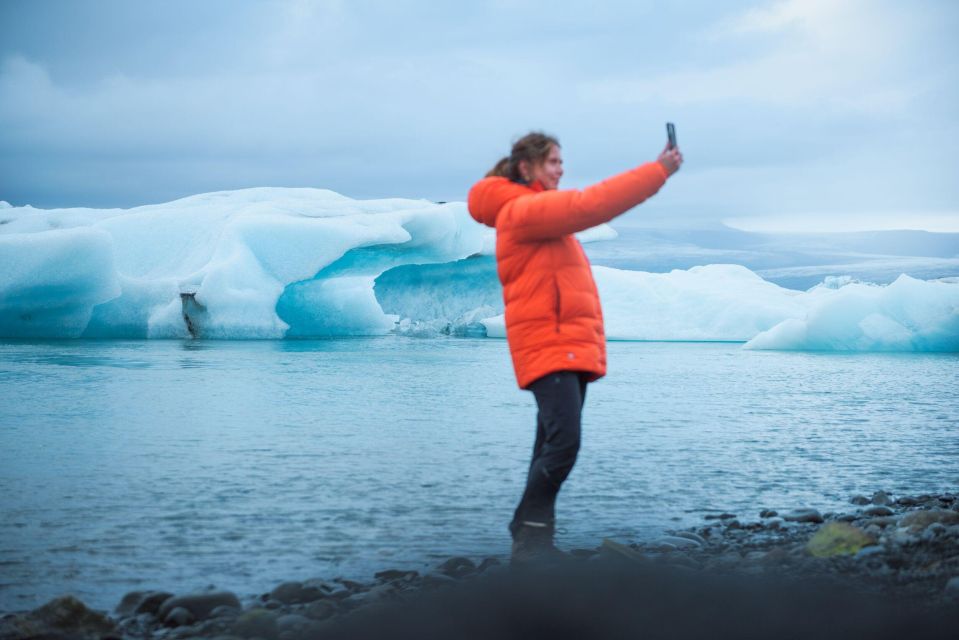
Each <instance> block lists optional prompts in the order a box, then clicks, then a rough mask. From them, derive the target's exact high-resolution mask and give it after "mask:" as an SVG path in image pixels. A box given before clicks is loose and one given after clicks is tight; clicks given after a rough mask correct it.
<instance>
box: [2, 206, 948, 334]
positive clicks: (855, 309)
mask: <svg viewBox="0 0 959 640" xmlns="http://www.w3.org/2000/svg"><path fill="white" fill-rule="evenodd" d="M2 205H6V203H2ZM2 205H0V336H3V337H65V338H72V337H118V338H119V337H122V338H175V337H188V336H189V335H191V333H192V334H194V335H196V336H198V337H203V338H222V339H257V338H284V337H315V336H341V335H378V334H385V333H389V332H401V333H409V334H414V335H435V334H436V333H438V332H443V333H450V332H452V333H462V334H467V335H483V334H487V335H489V336H492V337H501V336H502V335H503V333H504V330H503V319H502V311H503V309H502V295H501V290H500V287H499V282H498V280H497V278H496V265H495V260H494V257H493V253H494V249H495V238H494V235H493V232H492V230H490V229H487V228H485V227H483V226H481V225H478V224H476V223H475V222H474V221H473V220H472V219H471V218H470V217H469V215H468V213H467V211H466V207H465V205H464V203H444V204H436V203H432V202H429V201H426V200H409V199H399V198H391V199H381V200H354V199H351V198H347V197H345V196H342V195H340V194H337V193H334V192H332V191H327V190H321V189H285V188H284V189H281V188H259V189H245V190H239V191H224V192H217V193H207V194H201V195H196V196H191V197H188V198H183V199H181V200H177V201H174V202H169V203H165V204H158V205H149V206H142V207H136V208H133V209H56V210H39V209H34V208H32V207H11V206H9V205H6V206H2ZM579 237H580V240H581V241H583V242H598V243H602V242H603V241H607V240H611V239H614V238H616V231H615V230H613V229H612V228H610V227H608V226H606V225H602V226H600V227H598V228H595V229H590V230H588V231H586V232H584V233H583V234H580V236H579ZM593 273H594V275H595V278H596V282H597V286H598V287H599V290H600V295H601V298H602V301H603V309H604V316H605V321H606V330H607V336H608V337H609V338H610V339H612V340H702V341H737V342H745V343H746V346H747V348H755V349H819V350H851V351H873V350H882V351H959V283H956V282H954V281H951V282H950V281H939V282H927V281H923V280H917V279H915V278H910V277H909V276H905V275H904V276H901V277H900V278H899V279H897V280H895V282H892V283H891V284H888V285H871V284H867V283H860V282H855V281H852V280H851V279H847V280H841V279H830V280H828V281H827V282H826V283H824V284H823V285H821V286H817V287H814V288H812V289H810V290H809V291H796V290H792V289H786V288H783V287H781V286H778V285H776V284H773V283H771V282H769V281H766V280H764V279H763V278H761V277H760V276H759V275H757V274H756V273H754V272H753V271H750V270H749V269H747V268H746V267H743V266H740V265H736V264H709V265H703V266H697V267H692V268H689V269H676V270H673V271H670V272H668V273H647V272H643V271H631V270H625V269H614V268H610V267H603V266H596V267H594V269H593ZM185 316H186V317H185Z"/></svg>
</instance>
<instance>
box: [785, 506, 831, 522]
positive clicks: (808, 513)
mask: <svg viewBox="0 0 959 640" xmlns="http://www.w3.org/2000/svg"><path fill="white" fill-rule="evenodd" d="M783 519H784V520H786V521H787V522H812V523H816V524H818V523H820V522H822V521H823V517H822V514H820V513H819V511H817V510H816V509H794V510H792V511H790V512H789V513H787V514H786V515H784V516H783Z"/></svg>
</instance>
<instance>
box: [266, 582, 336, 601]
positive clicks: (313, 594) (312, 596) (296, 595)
mask: <svg viewBox="0 0 959 640" xmlns="http://www.w3.org/2000/svg"><path fill="white" fill-rule="evenodd" d="M327 595H328V593H327V592H326V591H325V590H324V589H323V588H321V587H319V586H308V585H305V584H303V583H302V582H284V583H282V584H280V585H278V586H277V587H276V588H275V589H273V591H271V592H270V598H271V599H273V600H276V601H277V602H282V603H283V604H306V603H308V602H313V601H314V600H319V599H320V598H325V597H326V596H327Z"/></svg>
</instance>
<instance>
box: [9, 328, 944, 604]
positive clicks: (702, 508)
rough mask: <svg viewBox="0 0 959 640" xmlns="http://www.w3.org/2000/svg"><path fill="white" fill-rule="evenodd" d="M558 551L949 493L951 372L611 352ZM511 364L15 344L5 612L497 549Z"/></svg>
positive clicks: (280, 345)
mask: <svg viewBox="0 0 959 640" xmlns="http://www.w3.org/2000/svg"><path fill="white" fill-rule="evenodd" d="M609 356H610V368H609V376H608V377H607V378H606V379H605V380H603V381H601V382H599V383H597V384H595V385H591V386H590V389H589V392H588V397H587V403H586V413H585V418H584V446H583V450H582V452H581V455H580V459H579V462H578V464H577V466H576V468H575V469H574V471H573V473H572V475H571V476H570V479H569V481H568V482H567V484H566V485H565V487H564V489H563V492H562V494H561V496H560V502H559V506H558V510H559V514H560V518H561V522H560V523H559V524H560V526H561V527H563V528H565V529H566V533H563V534H562V535H560V536H559V544H560V545H561V546H563V547H567V548H569V547H577V546H589V547H591V546H595V545H596V544H598V543H599V542H600V540H601V538H603V537H614V538H617V539H620V540H629V539H648V538H652V537H655V536H657V535H659V534H660V533H662V532H664V531H666V530H668V529H670V528H673V527H681V526H687V525H693V524H695V523H698V522H701V521H702V518H703V516H704V515H705V514H706V513H709V512H718V511H731V512H734V513H737V514H739V515H740V516H742V517H745V518H750V519H753V518H756V517H757V514H758V511H759V509H760V508H763V507H772V508H789V507H799V506H810V507H816V508H819V509H822V510H830V509H841V508H850V507H849V505H848V504H847V502H846V501H847V500H848V498H849V497H850V496H851V495H852V494H854V493H857V492H863V493H866V492H871V491H874V490H876V489H885V490H887V491H891V492H894V493H899V492H910V493H915V492H924V491H936V490H942V489H949V490H955V489H956V487H957V485H959V463H957V460H959V428H957V427H959V403H956V394H955V390H956V389H957V388H959V356H957V355H956V354H942V353H940V354H935V353H932V354H930V353H898V354H888V353H887V354H883V353H865V354H863V353H860V354H840V353H810V352H776V351H750V350H744V349H742V346H741V345H740V344H733V343H668V342H667V343H657V342H614V343H610V344H609ZM534 415H535V409H534V405H533V401H532V396H531V395H530V394H528V393H526V392H522V391H520V390H518V389H516V388H515V385H514V381H513V377H512V370H511V368H510V364H509V356H508V352H507V347H506V343H505V342H504V341H501V340H489V339H469V338H432V339H416V338H409V337H402V336H394V335H390V336H382V337H373V338H340V339H327V340H312V341H306V340H304V341H295V340H287V341H248V342H242V341H239V342H238V341H93V340H87V341H46V342H44V341H4V342H0V507H2V509H0V510H2V513H3V517H2V519H0V568H2V571H0V576H2V577H0V610H2V611H10V610H19V609H25V608H29V607H33V606H36V605H38V604H41V603H42V602H44V601H46V600H47V599H49V598H51V597H55V596H57V595H61V594H64V593H73V594H75V595H77V596H78V597H80V598H81V599H83V600H84V601H85V602H87V603H88V604H91V605H94V606H98V607H101V608H112V607H113V606H115V604H116V603H117V602H118V601H119V598H120V597H121V596H122V595H123V594H124V593H125V592H127V591H129V590H133V589H143V588H163V589H168V590H171V591H174V592H177V593H183V592H186V591H189V590H192V589H199V588H203V587H205V586H207V585H209V584H215V585H216V586H217V587H220V588H224V589H231V590H234V591H236V592H237V593H239V594H241V595H251V594H254V593H258V592H262V591H264V590H268V589H270V588H272V587H273V586H275V585H276V584H277V583H279V582H280V581H283V580H288V579H302V578H307V577H314V576H319V577H325V578H333V577H336V576H345V577H352V578H354V579H363V580H368V579H370V578H371V577H372V573H373V572H374V571H377V570H380V569H384V568H388V567H398V568H412V569H418V570H424V569H428V568H429V567H430V566H432V565H433V564H434V563H436V562H437V561H438V560H440V559H441V558H444V557H447V556H449V555H451V554H465V555H469V556H472V557H474V558H478V557H481V556H486V555H492V554H505V553H507V551H508V535H507V532H506V528H505V524H506V522H507V520H508V519H509V517H510V515H511V510H512V508H513V506H514V503H515V501H516V499H517V498H518V496H519V494H520V492H521V490H522V483H523V476H524V467H525V465H526V464H527V462H528V456H529V453H530V448H531V446H532V440H533V421H534Z"/></svg>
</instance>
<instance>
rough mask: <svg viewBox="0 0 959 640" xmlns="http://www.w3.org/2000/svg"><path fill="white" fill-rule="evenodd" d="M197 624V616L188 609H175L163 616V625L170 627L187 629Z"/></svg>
mask: <svg viewBox="0 0 959 640" xmlns="http://www.w3.org/2000/svg"><path fill="white" fill-rule="evenodd" d="M194 622H196V616H194V615H193V613H192V612H191V611H190V610H189V609H187V608H186V607H173V608H172V609H170V610H169V611H167V612H166V615H164V616H163V624H165V625H167V626H168V627H185V626H186V625H188V624H193V623H194Z"/></svg>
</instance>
